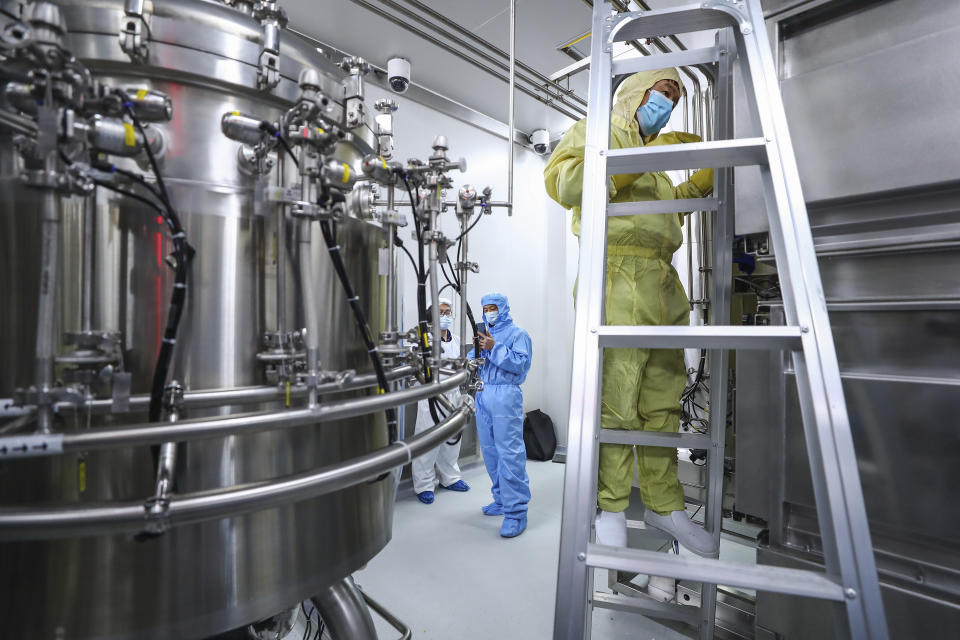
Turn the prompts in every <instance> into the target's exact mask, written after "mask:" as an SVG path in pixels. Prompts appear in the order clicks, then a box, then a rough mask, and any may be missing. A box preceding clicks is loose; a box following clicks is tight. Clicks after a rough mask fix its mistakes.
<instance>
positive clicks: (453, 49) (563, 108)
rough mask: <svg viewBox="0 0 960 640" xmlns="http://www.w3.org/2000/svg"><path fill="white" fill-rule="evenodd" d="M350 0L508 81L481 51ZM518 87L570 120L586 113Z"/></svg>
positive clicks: (363, 0) (550, 96)
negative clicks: (471, 52) (468, 50)
mask: <svg viewBox="0 0 960 640" xmlns="http://www.w3.org/2000/svg"><path fill="white" fill-rule="evenodd" d="M350 2H353V3H354V4H357V5H360V6H361V7H363V8H365V9H367V10H368V11H370V12H372V13H375V14H376V15H378V16H380V17H382V18H386V19H387V20H389V21H391V22H393V23H394V24H396V25H398V26H400V27H403V28H404V29H406V30H407V31H410V32H411V33H413V34H415V35H417V36H418V37H420V38H423V39H424V40H426V41H427V42H430V43H431V44H434V45H436V46H438V47H440V48H441V49H443V50H444V51H446V52H448V53H451V54H453V55H455V56H456V57H458V58H460V59H461V60H464V61H466V62H468V63H469V64H472V65H473V66H475V67H477V68H478V69H480V70H482V71H485V72H486V73H488V74H490V75H491V76H493V77H495V78H497V79H498V80H501V81H503V82H508V81H509V78H507V76H504V75H503V74H502V73H500V72H499V71H497V70H495V69H491V68H490V67H488V66H486V65H485V64H482V63H481V62H479V60H488V59H489V58H488V57H487V56H486V55H485V54H482V53H481V54H479V55H475V56H469V55H467V54H466V53H464V52H463V51H461V50H459V49H457V48H456V47H453V46H450V45H448V44H447V43H445V42H443V41H442V40H440V39H438V38H435V37H433V36H432V35H430V34H429V33H426V32H425V31H422V30H421V29H418V28H416V27H415V26H413V25H411V24H408V23H407V22H404V21H403V20H400V19H399V18H397V17H396V16H395V15H393V14H391V13H390V12H388V11H384V10H383V9H381V8H380V7H378V6H377V5H375V4H373V3H371V2H367V1H366V0H350ZM518 89H519V90H520V91H521V92H523V93H525V94H526V95H528V96H530V97H531V98H533V99H534V100H538V101H540V102H542V103H544V104H546V105H547V106H549V107H550V108H552V109H554V110H556V111H559V112H560V113H562V114H563V115H565V116H567V117H568V118H570V119H571V120H579V119H580V118H582V117H583V116H585V115H586V113H585V112H584V111H583V109H581V108H580V107H577V106H575V105H571V104H569V103H567V102H565V101H564V99H563V96H555V95H553V94H549V93H548V97H546V98H545V97H543V96H542V95H540V94H539V93H537V92H536V91H534V90H531V89H528V88H527V87H524V86H520V87H518ZM568 109H569V110H568ZM571 111H572V113H571Z"/></svg>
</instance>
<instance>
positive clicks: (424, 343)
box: [403, 176, 433, 382]
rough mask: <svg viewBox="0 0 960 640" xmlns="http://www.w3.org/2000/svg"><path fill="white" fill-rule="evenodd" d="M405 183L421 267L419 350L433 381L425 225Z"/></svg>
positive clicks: (418, 315)
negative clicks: (429, 361)
mask: <svg viewBox="0 0 960 640" xmlns="http://www.w3.org/2000/svg"><path fill="white" fill-rule="evenodd" d="M403 184H404V186H405V187H406V188H407V195H408V196H409V197H410V207H411V208H412V210H413V213H412V215H413V223H414V228H415V229H416V232H417V249H418V257H419V265H420V266H419V268H418V269H417V332H418V334H419V337H420V341H419V344H418V346H419V350H420V356H421V359H422V361H423V375H424V380H425V381H426V382H431V381H433V371H432V370H431V368H430V366H429V365H428V364H427V354H428V353H429V350H430V341H429V338H428V336H429V330H428V329H429V327H428V326H427V273H426V270H425V268H424V264H423V263H424V256H423V227H422V225H421V223H420V212H419V211H418V210H417V202H416V199H415V198H414V197H413V191H412V190H411V189H410V182H409V181H408V180H407V178H406V176H404V178H403Z"/></svg>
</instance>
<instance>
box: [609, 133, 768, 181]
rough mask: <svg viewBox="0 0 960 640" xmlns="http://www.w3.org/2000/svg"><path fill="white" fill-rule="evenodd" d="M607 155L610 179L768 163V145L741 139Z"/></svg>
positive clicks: (618, 150) (758, 141)
mask: <svg viewBox="0 0 960 640" xmlns="http://www.w3.org/2000/svg"><path fill="white" fill-rule="evenodd" d="M605 155H606V158H607V175H608V176H612V175H616V174H623V173H626V174H629V173H645V172H647V171H670V170H672V169H707V168H714V169H716V168H718V167H741V166H747V165H759V164H765V163H766V158H767V143H766V141H765V140H764V139H763V138H740V139H737V140H715V141H712V142H689V143H686V144H666V145H654V146H652V147H628V148H626V149H608V150H607V151H606V152H605Z"/></svg>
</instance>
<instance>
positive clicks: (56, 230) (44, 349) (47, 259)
mask: <svg viewBox="0 0 960 640" xmlns="http://www.w3.org/2000/svg"><path fill="white" fill-rule="evenodd" d="M43 168H44V171H45V172H46V173H47V174H48V175H50V174H53V173H55V172H56V170H57V156H56V154H55V153H50V154H48V155H47V157H46V158H45V160H44V163H43ZM40 199H41V205H40V211H41V216H42V218H43V230H42V232H41V233H42V236H41V239H40V295H39V302H38V304H37V344H36V369H37V370H36V372H35V374H34V375H35V376H36V381H37V383H36V387H37V389H36V390H37V430H38V431H39V432H40V433H50V431H51V427H52V424H53V415H54V414H53V403H52V402H50V400H49V398H48V394H49V392H50V389H51V387H53V355H54V354H53V352H54V329H55V327H56V318H55V315H56V312H57V281H58V279H59V278H58V276H59V273H60V214H61V212H60V196H59V194H57V192H56V191H55V190H54V189H52V188H46V189H44V190H43V191H42V192H41V195H40Z"/></svg>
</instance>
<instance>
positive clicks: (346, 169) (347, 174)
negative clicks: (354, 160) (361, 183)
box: [343, 164, 350, 184]
mask: <svg viewBox="0 0 960 640" xmlns="http://www.w3.org/2000/svg"><path fill="white" fill-rule="evenodd" d="M348 182H350V165H348V164H345V165H343V184H347V183H348Z"/></svg>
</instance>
